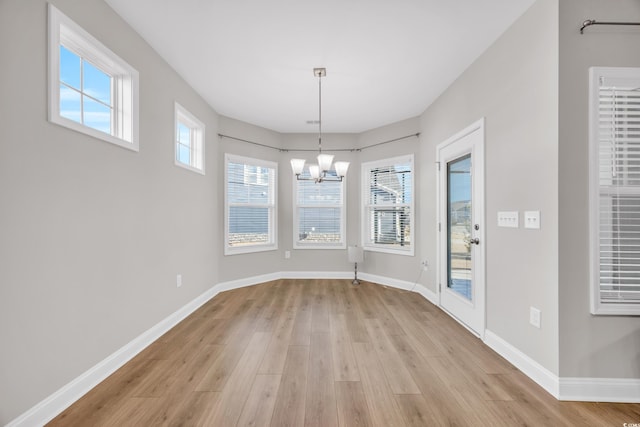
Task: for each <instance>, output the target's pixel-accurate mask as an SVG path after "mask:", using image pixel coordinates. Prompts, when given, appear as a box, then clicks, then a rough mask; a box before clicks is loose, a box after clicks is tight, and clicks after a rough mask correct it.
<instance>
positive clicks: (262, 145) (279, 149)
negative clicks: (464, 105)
mask: <svg viewBox="0 0 640 427" xmlns="http://www.w3.org/2000/svg"><path fill="white" fill-rule="evenodd" d="M418 136H420V132H418V133H412V134H411V135H405V136H401V137H399V138H394V139H390V140H388V141H382V142H377V143H375V144H371V145H365V146H364V147H360V148H334V149H327V148H325V149H324V151H334V152H337V151H349V152H354V151H358V152H359V151H362V150H366V149H367V148H372V147H377V146H378V145H382V144H389V143H390V142H396V141H400V140H403V139H407V138H412V137H416V138H417V137H418ZM218 137H220V138H227V139H233V140H235V141H240V142H246V143H247V144H253V145H259V146H260V147H265V148H271V149H272V150H278V151H279V152H281V153H288V152H316V151H318V150H315V149H311V148H279V147H274V146H272V145H267V144H261V143H259V142H254V141H249V140H248V139H242V138H236V137H235V136H230V135H225V134H222V133H219V134H218Z"/></svg>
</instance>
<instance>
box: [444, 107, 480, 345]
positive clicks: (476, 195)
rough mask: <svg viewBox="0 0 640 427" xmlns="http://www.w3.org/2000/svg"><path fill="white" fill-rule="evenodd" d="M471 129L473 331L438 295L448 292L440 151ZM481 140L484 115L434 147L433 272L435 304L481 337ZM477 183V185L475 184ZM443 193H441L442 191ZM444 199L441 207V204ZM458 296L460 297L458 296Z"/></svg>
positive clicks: (464, 135)
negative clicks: (474, 227) (435, 245)
mask: <svg viewBox="0 0 640 427" xmlns="http://www.w3.org/2000/svg"><path fill="white" fill-rule="evenodd" d="M474 132H479V134H478V135H479V137H480V141H479V143H477V144H474V147H473V149H472V152H471V153H472V168H473V169H472V170H473V181H472V186H473V189H472V192H473V193H472V194H473V206H472V211H473V223H474V224H479V225H480V229H479V230H477V231H474V235H473V237H477V238H478V239H479V240H480V244H479V245H472V246H473V250H474V251H475V252H474V253H475V255H476V256H475V262H474V264H473V286H474V298H473V305H474V306H475V308H476V309H478V310H480V311H481V313H478V316H479V317H481V319H479V320H478V324H477V325H476V328H477V329H478V330H475V329H473V328H471V327H470V326H469V325H466V324H465V323H464V322H463V321H462V320H461V319H459V318H457V317H456V316H455V313H451V312H449V311H448V310H446V309H445V308H444V307H443V306H442V294H443V292H452V291H449V290H448V287H447V286H446V284H445V286H444V287H443V286H442V283H443V281H444V280H445V276H446V274H447V273H446V272H447V265H446V264H447V261H446V260H447V257H446V251H447V239H446V236H445V235H446V224H445V221H446V212H444V210H446V200H445V198H446V197H447V196H446V185H447V181H446V179H445V180H444V182H442V181H443V179H442V177H441V174H442V173H443V172H442V171H441V169H443V170H445V171H446V164H444V163H443V161H441V159H442V154H441V152H442V150H443V149H445V148H447V147H449V146H451V145H452V144H454V143H456V142H458V141H459V140H461V139H463V138H464V137H466V136H467V135H470V134H472V133H474ZM484 141H485V131H484V118H482V119H480V120H478V121H477V122H475V123H473V124H471V125H470V126H468V127H466V128H465V129H463V130H461V131H460V132H458V133H456V134H455V135H453V136H451V137H450V138H448V139H447V140H445V141H444V142H442V143H440V144H438V146H437V147H436V159H437V165H438V167H437V168H436V169H437V179H436V182H437V221H438V231H439V232H438V250H437V254H438V261H437V262H438V269H437V270H438V271H437V279H438V286H437V295H438V306H440V308H442V309H443V310H444V311H445V312H447V313H448V314H449V315H451V316H452V317H453V318H454V319H456V320H457V321H458V322H460V323H461V324H462V325H463V326H465V327H466V328H467V329H469V330H470V331H471V332H472V333H474V334H475V335H478V336H479V337H480V338H481V339H484V333H485V329H486V276H485V270H486V268H485V264H486V239H485V236H486V234H485V229H486V222H485V206H484V205H485V203H484V201H485V200H484V199H485V193H484V187H485V176H484ZM478 184H479V185H480V187H478ZM443 192H444V194H443ZM443 201H444V206H442V204H443ZM461 299H462V298H461Z"/></svg>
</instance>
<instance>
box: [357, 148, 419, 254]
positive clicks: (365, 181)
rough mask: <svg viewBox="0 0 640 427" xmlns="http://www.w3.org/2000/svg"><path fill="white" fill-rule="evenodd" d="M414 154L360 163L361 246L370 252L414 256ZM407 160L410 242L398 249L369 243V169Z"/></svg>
mask: <svg viewBox="0 0 640 427" xmlns="http://www.w3.org/2000/svg"><path fill="white" fill-rule="evenodd" d="M413 158H414V155H413V154H409V155H404V156H398V157H392V158H387V159H381V160H375V161H371V162H364V163H362V164H361V171H362V175H361V176H362V192H361V198H362V204H361V222H362V235H361V236H362V248H363V249H364V250H365V251H371V252H383V253H388V254H396V255H406V256H414V254H415V225H414V224H415V216H416V212H415V193H416V190H415V189H416V171H415V163H414V161H413ZM407 161H408V162H409V163H410V164H411V203H408V205H409V210H410V212H411V218H409V227H410V228H411V231H410V236H411V237H410V238H411V242H410V245H409V247H408V248H406V249H399V248H389V247H385V245H380V244H376V243H371V242H369V241H368V238H367V236H368V235H369V231H370V224H369V217H368V208H369V200H370V198H369V171H370V170H371V169H373V168H376V167H380V166H389V165H391V164H394V163H402V162H407Z"/></svg>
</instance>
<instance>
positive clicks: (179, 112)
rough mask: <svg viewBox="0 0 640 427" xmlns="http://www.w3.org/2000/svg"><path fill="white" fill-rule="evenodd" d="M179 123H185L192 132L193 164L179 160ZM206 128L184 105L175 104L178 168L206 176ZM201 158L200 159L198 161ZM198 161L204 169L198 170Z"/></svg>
mask: <svg viewBox="0 0 640 427" xmlns="http://www.w3.org/2000/svg"><path fill="white" fill-rule="evenodd" d="M178 123H183V124H184V125H186V126H187V127H188V128H189V129H190V130H191V132H190V134H191V141H190V144H191V146H190V151H191V159H190V163H191V164H188V165H187V164H185V163H182V162H180V161H179V160H178V141H177V135H178ZM205 145H206V144H205V126H204V123H202V122H201V121H200V120H198V118H197V117H196V116H194V115H193V114H191V113H190V112H189V111H188V110H187V109H186V108H184V107H183V106H182V105H180V104H178V103H177V102H176V103H175V106H174V127H173V147H174V156H173V160H174V164H175V165H176V166H180V167H181V168H185V169H187V170H190V171H192V172H196V173H199V174H202V175H204V174H205V152H204V149H205ZM198 158H199V159H198ZM198 160H199V161H200V163H201V164H202V168H198V167H197V166H194V165H193V164H194V163H196V164H197V163H198Z"/></svg>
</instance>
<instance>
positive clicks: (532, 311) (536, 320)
mask: <svg viewBox="0 0 640 427" xmlns="http://www.w3.org/2000/svg"><path fill="white" fill-rule="evenodd" d="M529 323H531V324H532V325H533V326H535V327H536V328H538V329H540V310H538V309H537V308H535V307H529Z"/></svg>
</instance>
